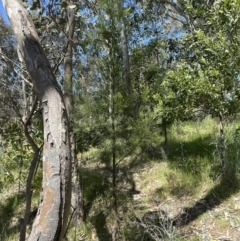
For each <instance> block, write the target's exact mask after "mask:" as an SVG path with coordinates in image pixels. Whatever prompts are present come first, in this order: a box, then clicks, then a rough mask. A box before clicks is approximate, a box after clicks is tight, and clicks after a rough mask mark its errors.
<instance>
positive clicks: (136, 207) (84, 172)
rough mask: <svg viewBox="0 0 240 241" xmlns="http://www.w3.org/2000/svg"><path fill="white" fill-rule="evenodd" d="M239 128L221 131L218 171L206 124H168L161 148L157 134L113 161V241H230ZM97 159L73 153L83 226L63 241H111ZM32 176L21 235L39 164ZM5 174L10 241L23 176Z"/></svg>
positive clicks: (3, 226)
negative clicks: (115, 206) (116, 227)
mask: <svg viewBox="0 0 240 241" xmlns="http://www.w3.org/2000/svg"><path fill="white" fill-rule="evenodd" d="M239 127H240V124H239V122H238V121H234V122H231V123H227V124H226V126H225V143H224V145H225V157H226V166H225V169H224V172H223V171H222V167H221V161H220V154H219V152H220V149H219V131H218V124H217V122H216V121H215V120H213V119H211V118H206V119H204V120H203V121H196V122H185V123H180V122H176V123H175V124H173V125H172V126H171V127H170V128H169V129H168V143H167V145H165V144H164V140H163V138H162V137H161V136H162V135H161V131H160V130H159V135H158V137H157V140H155V142H154V143H153V144H151V143H148V145H146V146H145V147H144V148H143V147H142V146H136V148H135V149H134V150H133V152H132V153H131V155H129V156H126V157H125V158H124V160H122V161H121V162H119V165H118V172H117V175H118V179H117V187H118V188H117V197H118V206H119V223H120V229H119V240H124V241H127V240H129V241H133V240H136V241H147V240H156V241H157V240H179V241H181V240H182V241H183V240H220V237H225V236H226V237H227V235H228V236H229V240H237V235H240V219H239V218H238V216H239V214H240V206H239V205H238V202H237V200H240V190H239V188H240V186H239V167H240V161H239V160H240V159H239V155H240V153H239V151H240V133H239ZM154 135H156V133H154ZM102 155H103V154H102V152H101V150H99V149H98V148H91V149H89V150H88V151H86V152H84V153H79V154H78V158H79V161H80V174H81V185H82V188H83V190H84V204H85V223H84V224H82V225H80V226H79V227H72V226H71V225H70V226H69V230H68V232H67V236H66V240H79V241H80V240H86V241H87V240H99V241H107V240H111V227H112V222H113V219H114V217H113V214H112V212H111V209H112V196H111V180H110V179H111V178H110V176H111V175H110V173H109V167H108V166H107V165H106V164H104V163H102V162H100V159H101V158H102ZM1 158H6V153H3V152H2V153H1ZM2 163H4V162H2ZM1 165H2V164H1ZM38 172H39V173H38V174H37V175H36V177H35V180H34V189H33V206H32V207H33V208H32V215H31V220H30V222H29V227H28V233H29V230H30V225H31V223H32V221H33V218H34V215H35V213H36V208H37V205H38V199H39V190H40V185H41V184H40V183H41V175H40V172H41V165H40V167H39V170H38ZM11 175H12V176H11V178H12V179H9V180H8V179H3V177H4V175H2V176H1V177H0V178H1V181H2V182H4V185H3V186H2V188H1V198H0V217H1V218H0V240H2V241H7V240H9V241H10V240H18V235H19V225H20V223H21V218H22V216H23V213H24V203H25V196H24V185H25V184H24V176H23V177H22V178H21V179H19V169H18V168H17V167H16V168H15V169H11ZM4 180H5V181H4ZM209 227H210V228H209Z"/></svg>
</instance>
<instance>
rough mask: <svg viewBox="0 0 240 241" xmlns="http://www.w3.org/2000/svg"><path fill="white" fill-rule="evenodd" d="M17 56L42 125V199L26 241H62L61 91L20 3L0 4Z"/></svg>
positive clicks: (65, 195) (67, 195)
mask: <svg viewBox="0 0 240 241" xmlns="http://www.w3.org/2000/svg"><path fill="white" fill-rule="evenodd" d="M3 5H4V7H5V10H6V12H7V14H8V17H9V19H10V21H11V25H12V28H13V31H14V33H15V35H16V38H17V42H18V48H19V52H20V53H21V55H22V59H23V60H24V62H25V64H26V68H27V70H28V72H29V74H30V76H31V79H32V82H33V85H34V89H35V91H36V93H37V96H38V99H39V101H40V102H41V105H42V114H43V123H44V150H43V196H42V200H41V203H40V206H39V210H38V213H37V217H36V219H35V221H34V224H33V228H32V232H31V235H30V237H29V239H28V240H29V241H33V240H36V241H37V240H38V241H51V240H58V241H60V240H62V239H63V236H64V233H65V228H66V226H67V221H68V215H69V210H70V203H71V200H70V199H71V162H70V160H71V156H70V146H69V136H68V116H67V112H66V108H65V104H64V101H63V98H62V94H61V90H60V89H59V86H58V84H57V81H56V79H55V77H54V75H53V72H52V69H51V67H50V65H49V62H48V60H47V58H46V55H45V53H44V51H43V48H42V46H41V44H40V42H39V39H38V36H37V32H36V30H35V27H34V24H33V21H32V19H31V16H30V15H29V14H28V12H27V10H26V9H25V8H24V6H23V4H22V2H21V1H20V0H3Z"/></svg>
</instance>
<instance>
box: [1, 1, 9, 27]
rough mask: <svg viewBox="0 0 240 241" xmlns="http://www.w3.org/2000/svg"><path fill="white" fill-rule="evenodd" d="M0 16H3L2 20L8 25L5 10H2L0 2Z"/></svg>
mask: <svg viewBox="0 0 240 241" xmlns="http://www.w3.org/2000/svg"><path fill="white" fill-rule="evenodd" d="M0 15H2V16H3V19H4V20H5V22H6V23H9V20H8V17H7V14H6V13H5V10H4V8H3V5H2V0H0Z"/></svg>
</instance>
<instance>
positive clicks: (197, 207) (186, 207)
mask: <svg viewBox="0 0 240 241" xmlns="http://www.w3.org/2000/svg"><path fill="white" fill-rule="evenodd" d="M167 165H168V164H167V163H165V162H162V163H158V164H156V163H152V164H150V165H149V166H148V168H146V167H145V168H143V169H142V170H141V171H140V172H138V173H136V174H134V180H135V182H136V190H138V193H137V194H134V195H133V198H134V203H135V208H136V210H137V209H138V210H141V209H142V208H141V207H142V206H144V210H145V215H146V214H148V215H154V214H156V215H157V216H158V217H159V216H160V217H161V219H158V220H159V222H158V225H159V228H160V229H162V232H163V233H165V235H166V237H165V239H162V240H191V241H198V240H199V241H200V240H201V241H214V240H216V241H220V240H222V241H223V240H225V241H227V240H229V241H238V240H240V190H237V189H235V188H233V189H231V188H230V189H231V190H229V187H220V186H221V182H220V181H219V182H218V183H219V185H218V184H216V183H217V181H216V182H215V183H213V182H212V183H210V182H209V180H206V182H203V181H202V180H201V181H199V183H196V185H195V186H191V185H190V186H189V187H187V186H186V185H185V184H184V183H183V182H181V178H180V177H179V176H178V175H177V174H176V173H175V172H171V171H170V169H169V168H168V167H167ZM161 172H163V175H160V177H159V173H161ZM157 173H158V174H157ZM156 176H158V178H156ZM164 176H165V180H164ZM225 188H226V189H228V190H225ZM165 189H168V190H167V191H166V190H165ZM164 192H167V193H168V196H167V197H166V196H164ZM169 192H170V193H171V194H169ZM160 222H161V223H160ZM162 223H164V225H165V227H163V224H162ZM152 227H153V226H152ZM150 228H151V225H150V226H149V229H150ZM155 232H157V231H155ZM170 237H172V238H170ZM156 240H157V239H156ZM159 240H160V239H159Z"/></svg>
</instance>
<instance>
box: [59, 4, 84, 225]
mask: <svg viewBox="0 0 240 241" xmlns="http://www.w3.org/2000/svg"><path fill="white" fill-rule="evenodd" d="M72 6H73V4H72V3H69V5H68V7H67V16H68V22H67V30H66V32H67V38H68V39H67V41H68V43H67V50H66V53H65V57H64V80H63V88H64V100H65V104H66V109H67V112H68V116H69V135H70V145H71V158H72V160H71V162H72V198H71V207H72V212H73V216H72V217H73V222H74V224H75V226H76V225H77V224H79V223H80V222H82V221H83V216H84V213H83V195H82V190H81V188H80V181H79V174H78V161H77V157H76V148H75V138H74V131H73V117H72V109H73V106H74V101H73V89H72V88H73V79H72V77H73V75H72V71H73V67H72V65H73V64H72V58H73V51H72V48H73V37H74V27H75V11H74V8H72Z"/></svg>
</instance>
